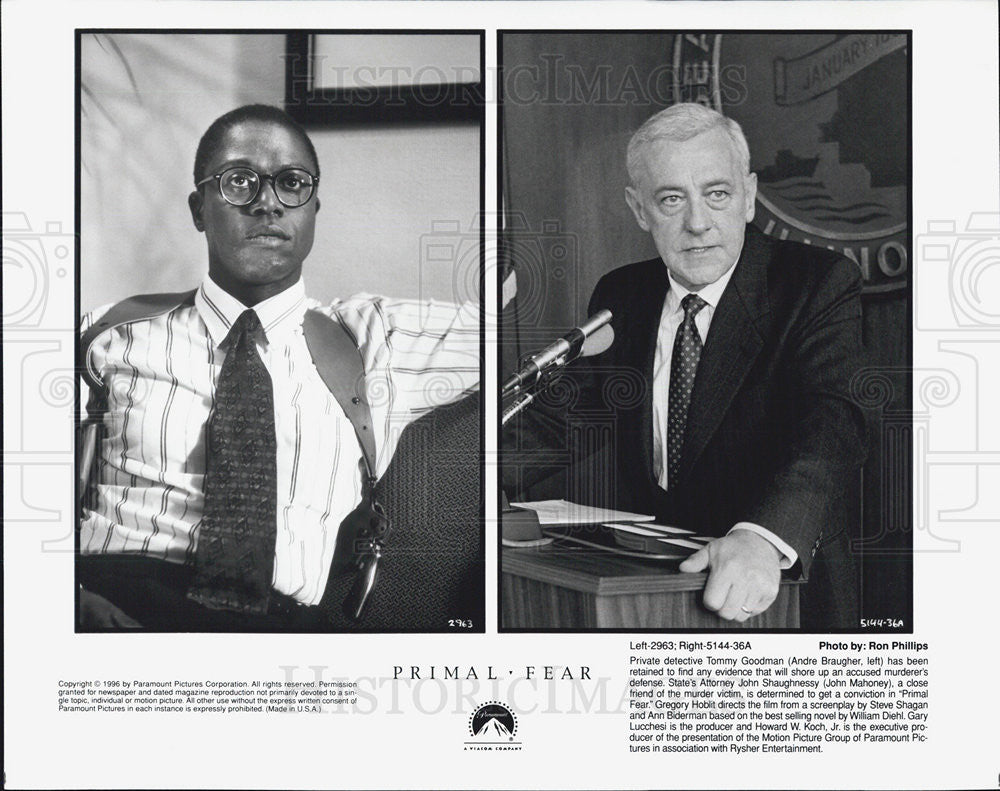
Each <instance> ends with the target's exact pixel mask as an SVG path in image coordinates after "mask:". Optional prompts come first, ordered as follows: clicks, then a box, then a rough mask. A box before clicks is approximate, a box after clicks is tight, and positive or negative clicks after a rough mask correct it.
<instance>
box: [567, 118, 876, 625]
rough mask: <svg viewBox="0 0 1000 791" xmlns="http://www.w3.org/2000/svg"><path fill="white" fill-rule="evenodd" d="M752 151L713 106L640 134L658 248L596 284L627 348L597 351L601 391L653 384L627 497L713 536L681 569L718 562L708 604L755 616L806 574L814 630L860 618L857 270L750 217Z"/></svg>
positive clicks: (644, 192)
mask: <svg viewBox="0 0 1000 791" xmlns="http://www.w3.org/2000/svg"><path fill="white" fill-rule="evenodd" d="M749 159H750V157H749V150H748V147H747V143H746V140H745V138H744V136H743V133H742V131H741V129H740V127H739V125H738V124H737V123H736V122H735V121H733V120H731V119H728V118H726V117H724V116H723V115H721V114H719V113H717V112H715V111H714V110H711V109H709V108H707V107H704V106H702V105H699V104H678V105H674V106H671V107H669V108H667V109H666V110H663V111H661V112H659V113H657V114H656V115H654V116H653V117H652V118H650V119H649V120H648V121H646V123H645V124H643V126H642V127H641V128H640V129H639V130H638V131H637V132H636V133H635V135H634V136H633V137H632V140H631V141H630V143H629V146H628V173H629V185H628V187H627V188H626V191H625V199H626V201H627V202H628V205H629V208H630V209H631V210H632V213H633V214H634V215H635V219H636V222H637V223H638V224H639V227H640V228H642V229H643V230H644V231H648V232H649V234H650V235H651V236H652V238H653V242H654V243H655V245H656V249H657V252H658V253H659V257H658V258H654V259H652V260H649V261H643V262H641V263H636V264H631V265H628V266H624V267H621V268H619V269H616V270H614V271H612V272H610V273H609V274H607V275H605V276H604V277H603V278H602V279H601V281H600V282H599V283H598V285H597V287H596V289H595V290H594V293H593V296H592V298H591V301H590V309H589V313H590V314H591V315H592V314H594V313H595V312H597V311H599V310H602V309H609V310H611V311H612V313H613V314H614V320H613V326H614V331H615V337H616V342H615V343H614V345H613V346H611V348H610V349H609V350H608V351H606V352H605V353H604V354H601V355H599V356H597V357H594V358H591V359H590V360H589V361H588V363H589V369H590V371H589V374H588V378H589V381H588V384H587V388H588V390H589V392H590V393H591V394H596V393H602V392H607V391H606V390H605V389H604V384H605V381H606V379H607V377H608V376H611V375H613V374H614V372H616V371H622V370H633V371H637V372H639V373H641V375H642V376H643V377H644V379H645V381H646V382H647V384H648V387H647V388H646V394H645V397H644V398H643V399H641V401H640V403H637V404H634V405H633V404H624V405H619V406H617V407H616V409H617V415H616V430H615V442H614V445H615V447H614V450H613V453H614V458H615V465H616V475H617V486H616V489H617V491H616V496H617V503H616V504H617V506H618V507H621V508H626V509H628V510H632V511H641V512H645V513H655V514H656V516H657V517H658V519H659V520H660V521H662V522H664V523H666V524H672V525H676V526H679V527H683V528H689V529H691V530H694V531H696V532H697V533H699V534H702V535H706V536H715V538H714V540H712V541H711V542H710V543H709V544H708V545H707V546H706V547H705V548H704V549H701V550H700V551H698V552H696V553H695V554H694V555H693V556H691V557H690V558H688V559H687V560H686V561H685V562H684V563H683V564H682V566H681V570H682V571H689V572H695V571H708V573H709V576H708V581H707V583H706V587H705V591H704V603H705V605H706V607H708V608H709V609H711V610H714V611H716V612H717V613H718V614H719V615H720V616H721V617H722V618H724V619H729V620H734V621H738V622H742V621H746V620H747V619H749V618H752V617H753V616H754V615H756V614H758V613H760V612H762V611H764V610H765V609H767V608H768V607H769V606H770V605H771V603H772V602H773V601H774V599H775V596H776V594H777V591H778V583H779V579H780V575H781V570H782V569H792V568H793V567H794V568H795V569H801V570H802V571H803V572H806V573H807V574H808V575H809V576H810V580H811V584H810V585H809V586H808V587H807V590H806V594H805V598H804V604H803V626H805V627H807V628H817V629H822V628H838V627H839V628H849V627H856V626H857V622H856V617H857V615H856V613H857V603H856V583H855V582H854V579H855V576H854V572H853V568H852V564H851V562H850V557H849V553H848V551H847V549H848V547H847V530H846V525H847V523H848V520H847V516H846V515H847V513H848V511H847V509H848V507H849V505H850V503H849V497H848V496H845V493H848V492H850V491H852V486H851V482H852V480H856V476H857V471H858V469H859V467H860V465H861V464H862V462H863V460H864V458H865V453H866V442H867V431H866V419H865V415H864V413H863V412H862V410H861V409H860V408H859V407H858V405H857V404H856V403H855V402H854V400H853V399H852V398H851V395H850V382H851V379H852V377H853V376H854V374H855V373H856V372H857V371H858V369H859V368H860V367H861V365H862V347H861V302H860V290H861V278H860V273H859V271H858V267H857V266H856V265H854V264H852V263H851V262H850V261H848V260H847V259H845V258H843V257H842V256H840V255H838V254H837V253H835V252H832V251H828V250H820V249H816V248H812V247H808V246H805V245H801V244H796V243H792V242H787V241H779V240H776V239H773V238H770V237H768V236H765V235H764V234H762V233H760V232H759V231H757V230H756V229H755V228H753V227H752V226H751V225H749V223H750V221H751V220H752V219H753V216H754V206H755V199H756V195H757V178H756V176H755V175H754V174H753V173H751V172H750V168H749V165H750V162H749ZM814 561H816V562H814Z"/></svg>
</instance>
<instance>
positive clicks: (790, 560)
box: [653, 264, 798, 569]
mask: <svg viewBox="0 0 1000 791" xmlns="http://www.w3.org/2000/svg"><path fill="white" fill-rule="evenodd" d="M735 269H736V264H733V265H732V266H731V267H729V269H728V270H726V272H725V274H724V275H722V277H720V278H719V279H718V280H716V281H715V282H714V283H710V284H708V285H707V286H702V288H701V289H700V290H699V291H697V292H693V291H690V290H689V289H687V288H685V287H684V286H682V285H681V284H680V283H678V282H677V281H676V280H675V279H674V277H673V275H672V274H670V272H669V271H668V272H667V277H668V278H669V280H670V288H669V289H668V290H667V297H666V299H664V300H663V310H662V311H661V313H660V326H659V330H658V331H657V334H656V354H655V356H654V358H653V470H654V472H655V473H656V478H657V482H658V483H659V485H660V487H661V488H663V489H667V480H668V465H667V426H668V423H667V418H668V414H669V412H668V409H669V401H670V359H671V357H672V356H673V351H674V338H675V337H676V335H677V329H678V328H679V327H680V326H681V323H682V322H683V321H684V308H683V307H682V306H681V301H682V300H683V299H684V297H686V296H687V295H688V294H692V293H697V294H698V296H699V297H701V299H703V300H704V301H705V307H703V308H702V309H701V310H700V311H698V313H696V314H695V317H694V324H695V327H696V328H697V329H698V335H700V336H701V341H702V344H704V343H705V341H706V340H707V339H708V331H709V328H710V327H711V326H712V317H713V316H714V315H715V309H716V307H718V305H719V300H720V299H721V298H722V292H723V291H725V290H726V286H727V285H729V280H730V278H732V276H733V271H734V270H735ZM737 529H740V530H750V531H752V532H754V533H756V534H757V535H759V536H761V537H762V538H766V539H767V540H768V541H769V542H771V543H772V544H773V545H774V546H775V547H776V548H777V549H778V551H779V552H781V554H782V559H781V568H783V569H785V568H790V567H791V566H792V565H793V564H794V563H795V561H796V560H797V559H798V553H796V551H795V550H794V549H792V547H791V546H789V545H788V544H787V543H786V542H784V541H782V540H781V539H780V538H778V536H776V535H775V534H774V533H772V532H771V531H770V530H767V529H765V528H763V527H761V526H760V525H756V524H754V523H753V522H738V523H737V524H735V525H734V526H733V527H732V528H731V529H730V532H732V531H733V530H737Z"/></svg>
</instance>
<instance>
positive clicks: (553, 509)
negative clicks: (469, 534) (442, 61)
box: [511, 500, 656, 525]
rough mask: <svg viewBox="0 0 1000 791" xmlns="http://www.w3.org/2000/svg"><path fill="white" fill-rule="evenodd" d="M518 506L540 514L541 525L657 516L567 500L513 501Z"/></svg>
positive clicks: (574, 523) (648, 519) (627, 519)
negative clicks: (596, 506)
mask: <svg viewBox="0 0 1000 791" xmlns="http://www.w3.org/2000/svg"><path fill="white" fill-rule="evenodd" d="M511 505H513V506H515V507H516V508H527V509H528V510H529V511H534V512H535V513H536V514H537V515H538V523H539V524H541V525H590V524H594V523H600V522H652V521H653V520H654V519H655V518H656V517H654V516H647V515H646V514H630V513H628V512H627V511H612V510H611V509H610V508H594V507H593V506H589V505H580V504H579V503H571V502H569V501H567V500H537V501H535V502H531V503H511Z"/></svg>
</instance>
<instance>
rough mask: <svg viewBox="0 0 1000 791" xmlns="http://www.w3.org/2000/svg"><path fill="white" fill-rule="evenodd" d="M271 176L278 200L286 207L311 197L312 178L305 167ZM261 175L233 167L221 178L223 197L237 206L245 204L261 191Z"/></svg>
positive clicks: (300, 203)
mask: <svg viewBox="0 0 1000 791" xmlns="http://www.w3.org/2000/svg"><path fill="white" fill-rule="evenodd" d="M264 178H270V179H271V184H272V185H273V186H274V192H275V194H276V195H277V196H278V200H279V201H281V202H282V203H283V204H284V205H285V206H289V207H293V208H294V207H295V206H301V205H302V204H303V203H305V202H306V201H307V200H309V198H310V197H311V196H312V191H313V178H312V176H310V175H309V173H307V172H306V171H304V170H300V169H299V168H289V169H287V170H282V171H281V172H280V173H276V174H275V175H273V176H270V177H268V176H265V177H264ZM260 182H261V176H259V175H258V174H257V173H256V172H255V171H253V170H250V168H230V169H229V170H227V171H225V172H224V173H223V174H222V175H221V177H220V178H219V187H220V188H221V190H222V196H223V197H224V198H225V199H226V200H227V201H229V202H230V203H232V204H234V205H236V206H246V205H247V204H248V203H250V202H251V201H253V200H254V198H256V197H257V193H258V192H259V191H260Z"/></svg>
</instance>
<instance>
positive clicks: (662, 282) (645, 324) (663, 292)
mask: <svg viewBox="0 0 1000 791" xmlns="http://www.w3.org/2000/svg"><path fill="white" fill-rule="evenodd" d="M649 264H650V268H651V272H650V277H649V278H648V279H644V283H643V284H636V285H637V286H639V290H637V291H635V292H633V295H632V296H633V298H634V299H635V302H634V305H635V315H634V320H635V325H634V326H633V327H630V328H629V331H628V332H627V333H625V334H624V337H625V338H627V339H628V344H629V345H628V346H627V347H626V348H625V349H624V350H623V352H622V355H623V359H624V360H625V361H626V363H627V364H629V365H634V366H637V367H638V369H639V371H640V372H641V374H642V378H643V382H644V385H645V387H644V390H643V393H644V396H643V399H642V414H641V415H640V417H639V450H640V452H639V458H640V459H642V464H643V471H644V473H645V475H646V478H647V479H648V480H653V481H655V480H656V475H655V474H654V471H653V430H652V426H653V362H654V361H655V357H656V336H657V332H658V330H659V326H660V314H661V313H662V312H663V301H664V300H665V299H666V297H667V289H668V288H669V287H670V281H669V280H668V279H667V270H666V267H665V266H664V264H663V262H662V261H661V260H660V259H658V258H657V259H655V260H653V261H650V262H649Z"/></svg>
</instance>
